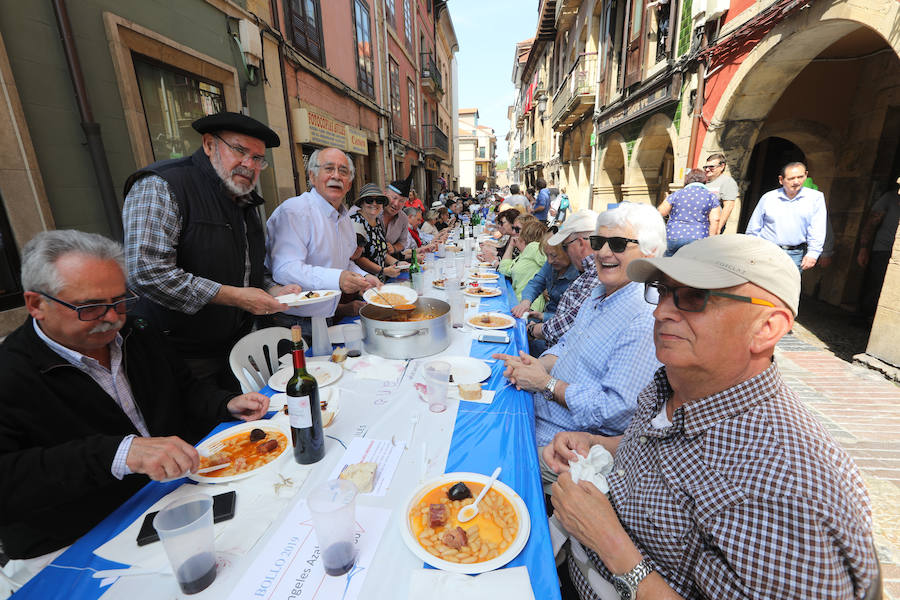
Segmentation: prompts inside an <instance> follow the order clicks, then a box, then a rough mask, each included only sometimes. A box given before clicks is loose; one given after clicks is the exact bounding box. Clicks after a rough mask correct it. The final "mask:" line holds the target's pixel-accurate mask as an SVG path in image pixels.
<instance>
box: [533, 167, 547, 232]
mask: <svg viewBox="0 0 900 600" xmlns="http://www.w3.org/2000/svg"><path fill="white" fill-rule="evenodd" d="M534 186H535V187H536V188H537V190H538V193H537V197H536V198H535V199H534V206H533V207H532V213H533V214H534V217H535V218H536V219H537V220H538V221H541V222H543V223H546V222H547V213H548V212H549V211H550V190H549V189H548V188H547V182H546V181H544V180H543V179H541V178H538V180H537V181H535V182H534Z"/></svg>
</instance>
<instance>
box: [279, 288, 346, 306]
mask: <svg viewBox="0 0 900 600" xmlns="http://www.w3.org/2000/svg"><path fill="white" fill-rule="evenodd" d="M307 294H318V295H317V297H315V298H307V297H306V295H307ZM338 294H340V292H339V291H337V290H309V291H307V292H300V293H299V294H284V295H283V296H275V299H276V300H278V301H279V302H281V303H282V304H287V305H288V306H303V305H304V304H316V303H317V302H325V301H326V300H334V297H335V296H336V295H338Z"/></svg>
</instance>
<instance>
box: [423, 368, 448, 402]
mask: <svg viewBox="0 0 900 600" xmlns="http://www.w3.org/2000/svg"><path fill="white" fill-rule="evenodd" d="M424 374H425V388H426V391H425V399H426V400H427V401H428V410H430V411H431V412H444V411H445V410H447V390H448V388H449V387H450V363H448V362H447V361H444V360H435V361H432V362H430V363H428V364H427V365H425V370H424Z"/></svg>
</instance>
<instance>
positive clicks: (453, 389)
mask: <svg viewBox="0 0 900 600" xmlns="http://www.w3.org/2000/svg"><path fill="white" fill-rule="evenodd" d="M494 394H496V392H495V391H494V390H486V389H484V388H482V389H481V398H479V399H478V400H463V401H464V402H477V403H479V404H490V403H491V402H493V401H494ZM447 398H449V399H451V400H462V397H461V396H460V395H459V386H458V385H450V387H448V388H447Z"/></svg>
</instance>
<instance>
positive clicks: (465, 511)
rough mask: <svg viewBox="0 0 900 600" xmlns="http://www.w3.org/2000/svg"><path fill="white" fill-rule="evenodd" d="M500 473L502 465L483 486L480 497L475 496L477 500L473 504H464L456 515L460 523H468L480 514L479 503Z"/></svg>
mask: <svg viewBox="0 0 900 600" xmlns="http://www.w3.org/2000/svg"><path fill="white" fill-rule="evenodd" d="M499 475H500V467H497V468H496V469H494V474H493V475H491V480H490V481H488V482H487V485H486V486H484V487H483V488H481V493H480V494H478V497H477V498H475V502H473V503H472V504H467V505H466V506H463V507H462V508H461V509H460V510H459V512H458V513H457V515H456V520H457V521H459V522H460V523H468V522H469V521H471V520H472V519H474V518H475V515H477V514H478V503H479V502H481V499H482V498H484V496H485V494H487V493H488V490H490V489H491V486H492V485H494V482H495V481H497V477H498V476H499Z"/></svg>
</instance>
